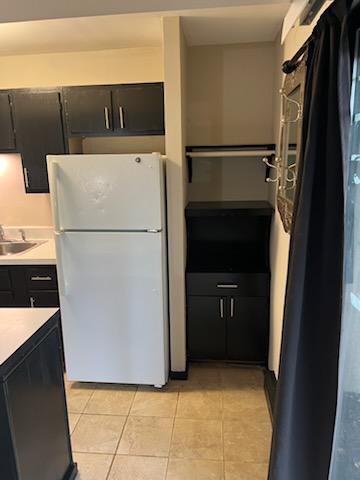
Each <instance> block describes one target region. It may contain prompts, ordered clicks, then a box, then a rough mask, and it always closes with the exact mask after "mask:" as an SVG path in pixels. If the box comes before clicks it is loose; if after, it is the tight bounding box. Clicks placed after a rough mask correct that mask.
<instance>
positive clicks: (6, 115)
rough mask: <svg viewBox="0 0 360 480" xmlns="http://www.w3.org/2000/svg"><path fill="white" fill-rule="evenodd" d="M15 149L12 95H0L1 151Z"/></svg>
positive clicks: (2, 93)
mask: <svg viewBox="0 0 360 480" xmlns="http://www.w3.org/2000/svg"><path fill="white" fill-rule="evenodd" d="M14 149H15V134H14V126H13V120H12V113H11V103H10V95H9V94H8V93H4V92H1V93H0V151H1V152H8V151H11V150H14Z"/></svg>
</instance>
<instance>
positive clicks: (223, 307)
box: [186, 201, 273, 364]
mask: <svg viewBox="0 0 360 480" xmlns="http://www.w3.org/2000/svg"><path fill="white" fill-rule="evenodd" d="M272 212H273V210H272V207H271V206H270V204H268V203H267V202H258V201H256V202H192V203H190V204H189V205H188V206H187V208H186V224H187V252H188V253H187V274H186V289H187V331H188V356H189V358H190V359H199V360H200V359H201V360H214V359H217V360H230V361H239V362H244V363H255V364H264V363H266V359H267V351H268V336H269V333H268V332H269V292H270V268H269V236H270V224H271V217H272Z"/></svg>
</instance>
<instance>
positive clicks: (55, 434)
mask: <svg viewBox="0 0 360 480" xmlns="http://www.w3.org/2000/svg"><path fill="white" fill-rule="evenodd" d="M60 349H61V343H60V335H59V331H58V330H57V329H56V330H54V331H53V332H52V333H50V334H49V335H48V336H47V337H46V338H45V339H44V340H43V341H42V342H41V343H40V344H39V345H38V346H37V347H36V348H35V349H34V350H33V351H32V352H31V353H30V354H29V355H28V356H26V357H25V358H24V359H23V361H22V362H21V363H20V364H19V365H18V366H17V367H16V368H15V369H14V370H13V371H12V373H11V375H10V376H9V377H8V379H7V382H6V389H7V405H8V412H9V416H10V420H11V426H12V429H11V430H12V431H11V433H12V443H13V448H14V450H15V452H16V459H17V468H18V474H19V476H18V478H19V479H22V480H40V479H41V480H54V479H63V478H68V477H67V475H66V473H67V470H68V467H69V465H70V463H71V450H70V442H69V430H68V421H67V412H66V403H65V395H64V384H63V371H62V359H61V353H60V352H61V350H60ZM29 439H31V442H30V443H29ZM1 478H3V477H1ZM4 480H5V479H4Z"/></svg>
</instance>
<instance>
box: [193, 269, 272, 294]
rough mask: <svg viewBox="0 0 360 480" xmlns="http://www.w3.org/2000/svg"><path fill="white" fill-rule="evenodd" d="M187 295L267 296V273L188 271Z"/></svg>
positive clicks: (268, 278) (268, 277)
mask: <svg viewBox="0 0 360 480" xmlns="http://www.w3.org/2000/svg"><path fill="white" fill-rule="evenodd" d="M186 287H187V294H188V295H240V296H244V297H267V296H269V290H270V274H269V273H188V274H187V275H186Z"/></svg>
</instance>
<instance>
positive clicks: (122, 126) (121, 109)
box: [119, 107, 125, 128]
mask: <svg viewBox="0 0 360 480" xmlns="http://www.w3.org/2000/svg"><path fill="white" fill-rule="evenodd" d="M119 120H120V128H125V122H124V109H123V107H119Z"/></svg>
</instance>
